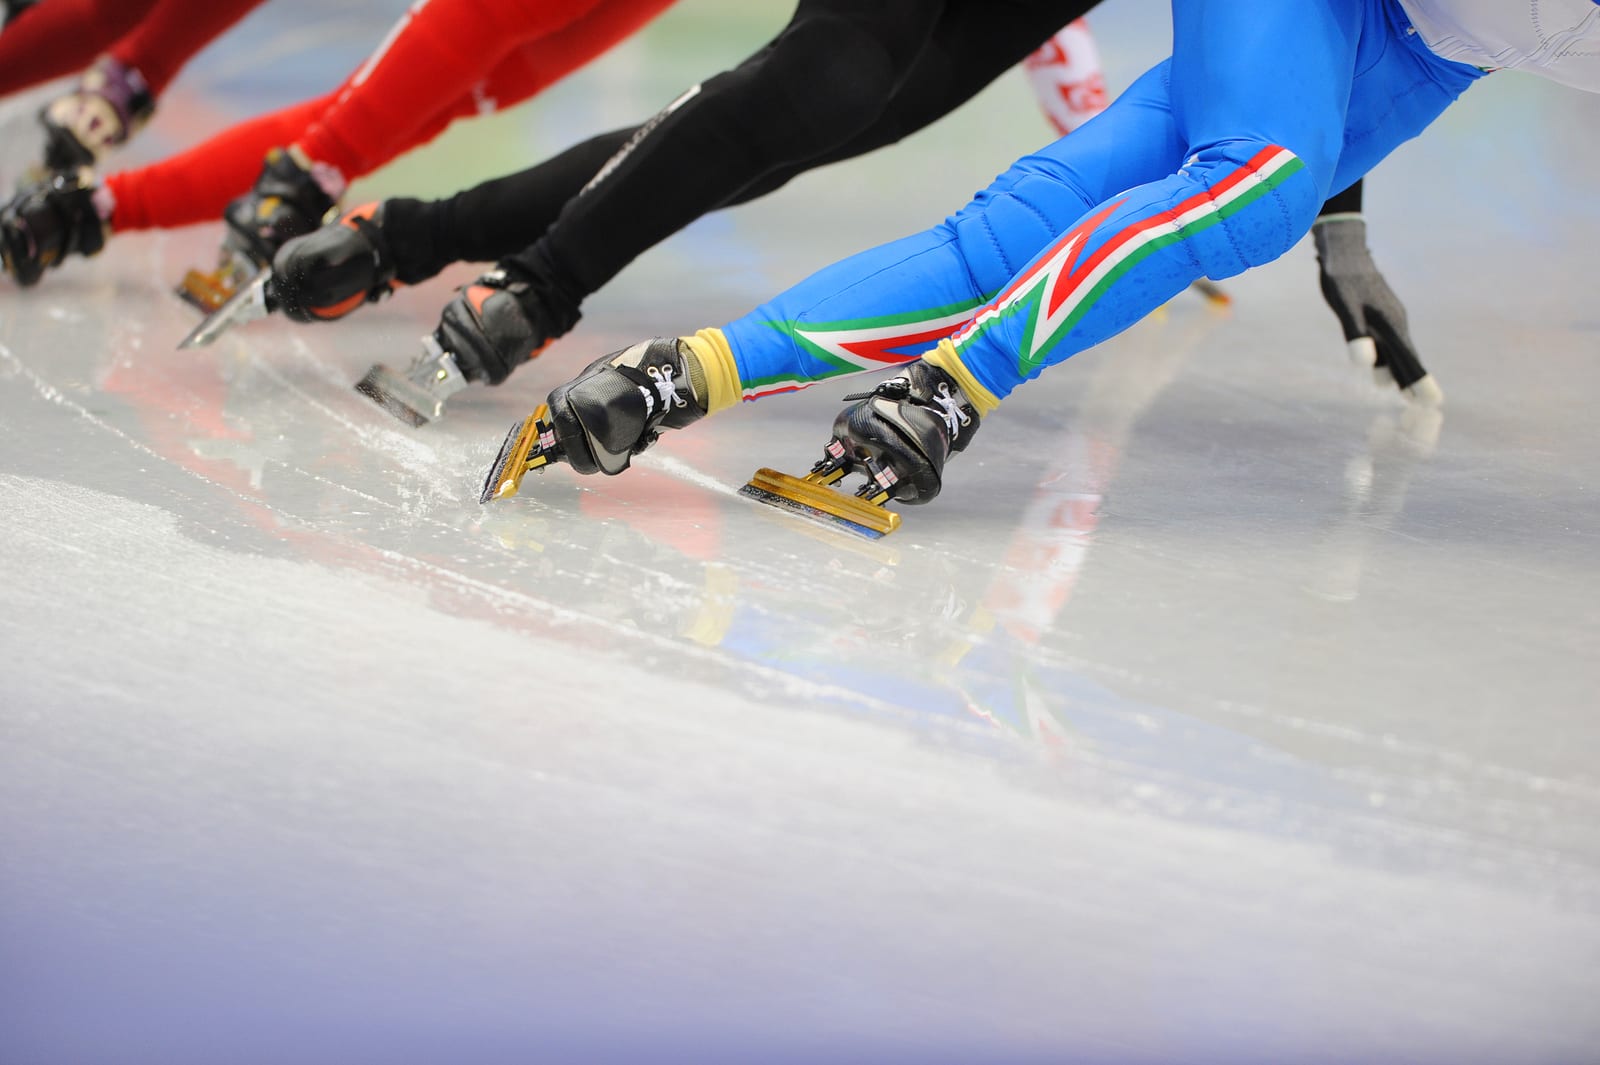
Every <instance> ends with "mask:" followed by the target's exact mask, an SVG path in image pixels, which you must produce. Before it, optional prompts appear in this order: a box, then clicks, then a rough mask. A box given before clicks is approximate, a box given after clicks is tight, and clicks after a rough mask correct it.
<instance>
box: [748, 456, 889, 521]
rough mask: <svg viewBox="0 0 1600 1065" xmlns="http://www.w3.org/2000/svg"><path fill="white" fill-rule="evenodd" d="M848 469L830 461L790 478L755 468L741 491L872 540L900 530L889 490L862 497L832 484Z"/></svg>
mask: <svg viewBox="0 0 1600 1065" xmlns="http://www.w3.org/2000/svg"><path fill="white" fill-rule="evenodd" d="M846 472H847V467H845V466H842V465H834V464H831V463H829V462H828V461H827V460H824V461H822V462H819V463H818V464H817V469H815V470H813V471H812V472H811V473H809V474H807V475H806V476H804V477H791V476H790V475H789V474H787V473H779V472H778V471H777V470H771V469H765V468H763V469H759V470H757V471H756V473H755V476H754V477H752V478H750V483H749V484H747V485H745V486H744V487H743V488H741V489H739V494H740V495H742V496H748V497H749V498H751V499H754V500H755V501H756V502H758V503H765V504H766V505H767V506H769V507H777V508H778V509H779V510H786V511H788V512H789V513H791V514H798V515H799V516H800V517H802V518H808V519H810V520H812V521H818V522H821V523H822V524H824V525H827V526H830V527H832V528H835V529H842V530H844V531H845V532H850V533H855V534H856V535H857V536H865V537H867V538H868V539H870V540H878V539H882V538H883V537H885V536H888V535H889V534H890V533H892V532H894V531H895V530H896V529H898V528H899V527H900V515H899V514H896V513H895V512H894V511H892V510H889V509H887V508H886V507H884V504H885V503H886V502H888V501H889V493H888V492H887V491H883V490H876V491H874V493H873V494H872V495H871V496H869V497H863V496H861V495H846V494H845V493H844V492H842V491H840V490H838V489H836V488H832V487H830V486H831V485H833V484H835V483H837V482H838V481H839V480H841V479H842V478H843V477H844V475H845V473H846ZM871 483H872V482H870V481H869V482H868V484H871ZM874 488H876V486H874Z"/></svg>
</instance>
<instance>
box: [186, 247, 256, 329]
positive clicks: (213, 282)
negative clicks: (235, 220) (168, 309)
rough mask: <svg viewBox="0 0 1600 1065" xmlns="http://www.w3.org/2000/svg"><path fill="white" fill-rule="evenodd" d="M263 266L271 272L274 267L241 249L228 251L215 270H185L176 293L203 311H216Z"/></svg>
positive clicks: (209, 312) (207, 312)
mask: <svg viewBox="0 0 1600 1065" xmlns="http://www.w3.org/2000/svg"><path fill="white" fill-rule="evenodd" d="M263 269H265V270H267V271H269V272H270V270H271V267H265V268H264V267H262V266H260V265H259V264H257V263H256V262H254V261H253V260H251V259H250V258H249V256H246V255H244V254H242V253H240V252H228V251H225V252H223V254H222V260H221V261H220V262H219V263H218V264H217V268H216V269H215V270H211V271H206V270H188V271H185V273H184V275H183V280H182V281H180V282H179V283H178V288H177V293H178V295H179V297H181V298H182V299H183V301H184V302H185V303H188V304H190V305H191V306H193V307H197V308H199V309H200V310H201V311H202V312H203V313H205V314H215V313H216V312H217V311H219V310H221V309H222V305H223V304H225V303H227V302H228V301H229V300H230V299H232V298H233V297H234V296H235V295H236V294H237V293H238V292H239V290H241V289H243V288H244V287H245V286H246V285H248V284H250V282H252V281H253V280H255V278H256V277H257V275H259V274H260V273H261V272H262V271H263Z"/></svg>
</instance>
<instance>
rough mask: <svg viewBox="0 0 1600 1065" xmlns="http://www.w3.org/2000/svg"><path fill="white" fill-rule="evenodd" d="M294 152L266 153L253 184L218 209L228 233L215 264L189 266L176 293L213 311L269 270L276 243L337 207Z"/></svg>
mask: <svg viewBox="0 0 1600 1065" xmlns="http://www.w3.org/2000/svg"><path fill="white" fill-rule="evenodd" d="M297 155H298V153H296V152H293V151H290V150H288V149H284V148H274V149H272V150H271V151H270V152H268V153H267V161H266V163H265V165H263V166H262V168H261V176H260V177H258V178H256V183H255V187H254V188H252V189H251V190H250V192H249V193H248V194H247V195H244V196H241V197H239V198H238V199H237V200H234V201H233V202H232V203H230V204H228V209H227V211H226V212H224V214H223V220H224V221H225V222H226V223H227V226H228V234H227V236H226V237H225V238H224V239H223V242H222V255H221V257H220V259H219V261H218V265H217V269H216V270H214V271H212V272H211V273H205V272H202V271H199V270H190V271H189V272H188V273H187V274H185V275H184V278H183V282H182V283H181V284H180V285H179V286H178V295H180V296H182V297H183V298H184V299H185V300H187V301H188V302H190V303H192V304H194V305H195V306H196V307H199V308H200V309H201V310H202V311H205V312H206V313H208V314H209V313H211V312H213V311H215V310H217V309H218V308H220V307H221V306H222V305H223V304H224V303H225V302H227V301H228V299H229V298H231V297H232V296H233V295H235V294H236V293H237V292H239V291H240V290H241V289H243V288H244V287H245V286H246V285H248V284H249V283H250V282H251V281H252V280H253V279H254V278H255V276H256V275H257V274H259V273H261V272H262V271H263V270H266V269H269V268H270V267H271V266H272V259H273V256H275V255H277V254H278V249H279V248H281V247H283V246H284V245H285V244H287V243H288V242H289V241H290V240H291V239H293V238H295V237H298V236H303V235H304V234H306V233H310V232H312V231H313V230H315V229H317V228H318V227H319V226H321V225H322V223H323V222H324V221H326V220H327V216H328V214H329V213H330V212H331V211H333V209H334V208H335V207H336V206H337V203H336V201H335V195H334V193H332V192H330V191H329V190H328V189H326V188H324V187H323V184H322V182H321V181H319V180H318V178H317V177H316V176H315V175H314V174H313V173H312V164H311V163H310V162H309V161H307V160H305V159H304V158H297ZM336 191H342V189H341V190H336Z"/></svg>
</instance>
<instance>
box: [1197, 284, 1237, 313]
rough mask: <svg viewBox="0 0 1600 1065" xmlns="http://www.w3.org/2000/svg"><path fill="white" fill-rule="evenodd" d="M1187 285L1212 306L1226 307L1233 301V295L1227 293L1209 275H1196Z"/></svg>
mask: <svg viewBox="0 0 1600 1065" xmlns="http://www.w3.org/2000/svg"><path fill="white" fill-rule="evenodd" d="M1189 287H1190V288H1192V289H1194V291H1195V293H1196V294H1198V295H1200V296H1202V297H1204V299H1205V301H1206V302H1207V303H1210V304H1212V305H1214V306H1217V307H1228V306H1231V305H1232V303H1233V297H1232V296H1230V295H1228V293H1227V290H1226V289H1224V288H1223V287H1222V286H1221V285H1219V284H1217V283H1216V282H1215V281H1213V280H1211V279H1210V278H1209V277H1197V278H1195V279H1194V281H1193V282H1191V283H1190V285H1189Z"/></svg>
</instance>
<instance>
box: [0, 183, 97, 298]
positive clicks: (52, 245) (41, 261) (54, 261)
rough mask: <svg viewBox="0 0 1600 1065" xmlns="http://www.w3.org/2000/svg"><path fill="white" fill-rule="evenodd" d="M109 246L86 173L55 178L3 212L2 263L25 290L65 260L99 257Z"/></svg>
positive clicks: (0, 215)
mask: <svg viewBox="0 0 1600 1065" xmlns="http://www.w3.org/2000/svg"><path fill="white" fill-rule="evenodd" d="M105 243H106V225H105V223H104V222H103V221H101V220H100V213H99V212H98V211H97V210H95V205H94V185H93V183H92V179H91V177H90V174H89V171H88V170H79V171H76V172H74V173H70V174H54V175H52V176H51V177H50V179H49V180H48V181H45V182H43V183H41V184H38V185H35V186H34V187H33V188H31V189H28V190H26V191H24V192H21V193H18V194H17V196H16V198H15V199H13V200H12V201H11V202H10V203H8V204H6V206H5V208H4V209H3V210H0V258H3V259H4V263H5V269H6V273H8V274H10V275H11V277H12V280H14V281H16V283H17V284H19V285H21V286H23V287H24V288H26V287H27V286H29V285H34V284H37V283H38V281H39V278H40V277H41V276H43V274H44V272H45V271H46V270H48V269H50V268H51V267H53V266H60V265H61V260H63V259H65V258H66V257H67V256H69V255H85V256H87V255H95V254H97V253H98V252H99V251H100V249H101V248H103V247H105Z"/></svg>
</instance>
